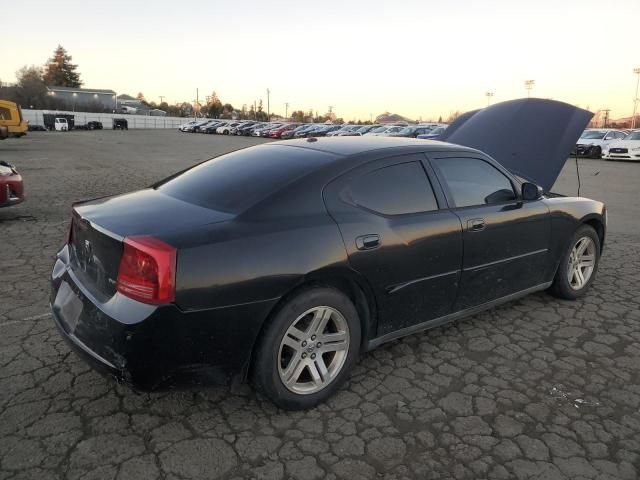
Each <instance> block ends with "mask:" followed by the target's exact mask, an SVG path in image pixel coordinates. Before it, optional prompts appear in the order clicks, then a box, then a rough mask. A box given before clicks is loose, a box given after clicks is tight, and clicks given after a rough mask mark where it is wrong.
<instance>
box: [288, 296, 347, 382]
mask: <svg viewBox="0 0 640 480" xmlns="http://www.w3.org/2000/svg"><path fill="white" fill-rule="evenodd" d="M349 341H350V338H349V326H348V324H347V321H346V319H345V317H344V316H343V315H342V314H341V313H340V312H339V311H338V310H336V309H334V308H331V307H326V306H320V307H313V308H310V309H309V310H307V311H306V312H304V313H303V314H302V315H300V316H299V317H298V318H296V319H295V321H294V322H293V323H292V324H291V326H290V327H289V328H288V329H287V331H286V332H285V334H284V336H283V338H282V341H281V342H280V349H279V351H278V373H279V374H280V380H282V383H283V384H284V386H285V387H286V388H287V389H288V390H290V391H292V392H294V393H297V394H303V395H308V394H312V393H316V392H319V391H320V390H322V389H323V388H325V387H326V386H327V385H329V383H331V382H332V381H333V380H334V379H335V378H336V377H337V376H338V374H339V373H340V371H341V370H342V367H343V365H344V363H345V360H346V359H347V354H348V352H349Z"/></svg>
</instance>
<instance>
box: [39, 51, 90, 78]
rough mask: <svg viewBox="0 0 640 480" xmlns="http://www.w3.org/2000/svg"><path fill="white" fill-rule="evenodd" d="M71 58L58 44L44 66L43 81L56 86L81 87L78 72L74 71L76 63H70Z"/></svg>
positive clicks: (76, 66)
mask: <svg viewBox="0 0 640 480" xmlns="http://www.w3.org/2000/svg"><path fill="white" fill-rule="evenodd" d="M71 60H72V57H71V55H69V54H67V51H66V50H65V49H64V48H63V47H62V45H58V48H56V49H55V51H54V52H53V56H52V57H51V58H50V59H49V61H48V62H47V64H46V65H45V67H44V75H43V76H42V80H43V81H44V83H45V84H47V85H52V86H56V87H72V88H78V87H81V86H82V81H81V80H80V74H79V73H78V72H76V68H78V65H74V64H73V63H71Z"/></svg>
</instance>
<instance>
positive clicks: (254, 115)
mask: <svg viewBox="0 0 640 480" xmlns="http://www.w3.org/2000/svg"><path fill="white" fill-rule="evenodd" d="M253 118H254V120H258V106H257V105H256V101H255V100H254V101H253Z"/></svg>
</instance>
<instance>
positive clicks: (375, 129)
mask: <svg viewBox="0 0 640 480" xmlns="http://www.w3.org/2000/svg"><path fill="white" fill-rule="evenodd" d="M387 128H388V127H378V128H374V129H373V130H371V133H382V132H384V131H385V130H386V129H387Z"/></svg>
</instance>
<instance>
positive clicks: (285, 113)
mask: <svg viewBox="0 0 640 480" xmlns="http://www.w3.org/2000/svg"><path fill="white" fill-rule="evenodd" d="M284 118H285V119H287V118H289V102H285V103H284Z"/></svg>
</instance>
